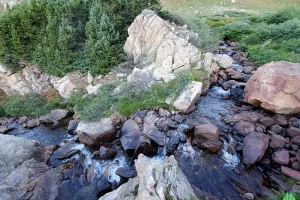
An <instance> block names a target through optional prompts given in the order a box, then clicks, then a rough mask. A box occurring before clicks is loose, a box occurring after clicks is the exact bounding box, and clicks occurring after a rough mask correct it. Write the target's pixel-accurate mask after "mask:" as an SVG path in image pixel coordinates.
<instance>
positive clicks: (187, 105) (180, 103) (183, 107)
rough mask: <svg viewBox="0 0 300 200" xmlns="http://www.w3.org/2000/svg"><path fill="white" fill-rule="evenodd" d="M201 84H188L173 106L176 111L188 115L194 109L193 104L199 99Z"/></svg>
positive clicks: (194, 82)
mask: <svg viewBox="0 0 300 200" xmlns="http://www.w3.org/2000/svg"><path fill="white" fill-rule="evenodd" d="M201 90H202V83H201V82H196V81H193V82H191V83H190V84H188V85H187V86H186V87H185V88H184V89H183V91H182V92H181V94H180V95H179V96H178V98H177V99H176V100H175V101H174V103H173V105H174V107H175V109H176V110H179V111H181V112H183V113H188V112H190V111H192V110H194V109H195V103H196V102H197V101H198V100H199V99H200V95H201Z"/></svg>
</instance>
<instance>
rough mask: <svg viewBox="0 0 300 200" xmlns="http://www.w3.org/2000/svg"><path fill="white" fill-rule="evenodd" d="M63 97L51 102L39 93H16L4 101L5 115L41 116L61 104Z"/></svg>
mask: <svg viewBox="0 0 300 200" xmlns="http://www.w3.org/2000/svg"><path fill="white" fill-rule="evenodd" d="M62 101H63V100H62V99H61V98H54V99H53V100H52V101H51V102H47V99H46V98H45V97H43V96H41V95H39V94H26V95H24V96H21V95H15V96H10V97H8V98H7V99H6V100H5V102H4V103H3V106H2V108H3V116H11V117H14V116H37V117H38V116H41V115H43V114H46V113H48V112H50V111H51V110H52V109H54V108H58V107H60V106H61V102H62Z"/></svg>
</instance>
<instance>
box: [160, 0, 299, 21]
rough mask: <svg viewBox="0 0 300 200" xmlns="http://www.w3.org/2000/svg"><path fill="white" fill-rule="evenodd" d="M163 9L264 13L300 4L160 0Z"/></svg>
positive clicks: (188, 13) (181, 12)
mask: <svg viewBox="0 0 300 200" xmlns="http://www.w3.org/2000/svg"><path fill="white" fill-rule="evenodd" d="M161 4H162V6H163V8H164V9H165V10H168V11H170V12H172V13H176V14H179V15H180V16H184V17H194V16H197V15H201V16H206V15H216V14H223V12H224V11H226V10H229V11H246V12H250V13H257V14H258V13H265V12H270V11H276V10H279V9H282V8H284V7H289V6H295V7H297V6H300V1H298V0H285V1H282V0H263V1H262V0H236V1H235V3H232V1H231V0H161Z"/></svg>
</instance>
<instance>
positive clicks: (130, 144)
mask: <svg viewBox="0 0 300 200" xmlns="http://www.w3.org/2000/svg"><path fill="white" fill-rule="evenodd" d="M121 134H122V137H121V139H120V140H121V144H122V146H123V149H124V150H126V151H127V150H135V149H136V147H137V142H138V139H139V138H140V137H141V136H142V132H141V131H140V127H139V126H138V124H137V123H136V122H135V121H134V120H132V119H129V120H127V121H125V122H124V124H123V126H122V129H121Z"/></svg>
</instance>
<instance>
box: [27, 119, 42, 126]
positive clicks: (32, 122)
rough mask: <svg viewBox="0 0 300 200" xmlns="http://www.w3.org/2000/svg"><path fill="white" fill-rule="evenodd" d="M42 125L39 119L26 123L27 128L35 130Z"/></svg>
mask: <svg viewBox="0 0 300 200" xmlns="http://www.w3.org/2000/svg"><path fill="white" fill-rule="evenodd" d="M39 124H40V122H39V120H38V119H31V120H29V121H27V122H26V124H25V127H27V128H34V127H36V126H38V125H39Z"/></svg>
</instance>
